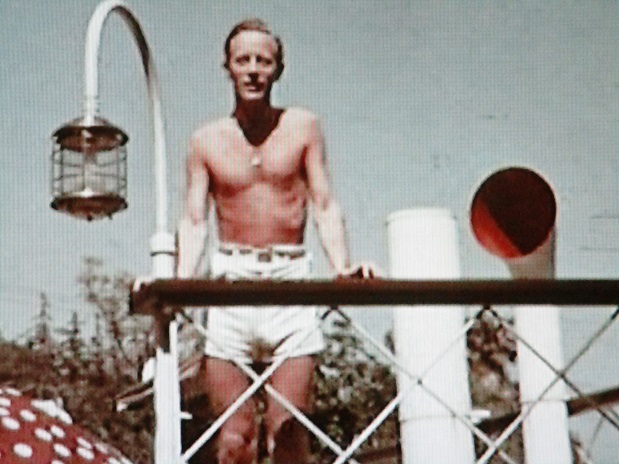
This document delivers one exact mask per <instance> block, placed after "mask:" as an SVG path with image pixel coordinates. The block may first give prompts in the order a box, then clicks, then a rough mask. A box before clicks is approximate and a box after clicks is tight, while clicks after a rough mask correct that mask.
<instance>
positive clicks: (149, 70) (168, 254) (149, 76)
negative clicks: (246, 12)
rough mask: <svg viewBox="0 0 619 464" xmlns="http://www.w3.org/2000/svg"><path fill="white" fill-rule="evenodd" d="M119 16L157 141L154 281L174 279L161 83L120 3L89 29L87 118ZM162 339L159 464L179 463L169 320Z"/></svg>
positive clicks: (163, 321)
mask: <svg viewBox="0 0 619 464" xmlns="http://www.w3.org/2000/svg"><path fill="white" fill-rule="evenodd" d="M113 12H116V13H118V14H119V15H120V16H121V17H122V19H123V20H124V22H125V24H126V25H127V26H128V27H129V29H130V31H131V33H132V35H133V38H134V39H135V42H136V44H137V46H138V49H139V51H140V55H141V58H142V65H143V67H144V73H145V76H146V81H147V85H148V95H149V97H150V105H151V115H152V118H153V136H154V160H155V162H154V173H155V187H156V191H155V195H156V211H155V213H156V221H155V224H156V227H155V233H154V234H153V236H152V238H151V242H150V246H151V256H152V277H153V278H173V277H174V253H175V243H174V236H173V235H172V234H171V233H170V232H169V231H168V204H167V202H168V191H167V184H166V181H167V174H166V147H165V135H164V127H163V117H162V110H161V99H160V92H159V82H158V79H157V73H156V69H155V64H154V61H153V59H152V54H151V51H150V48H149V47H148V43H147V42H146V37H145V36H144V33H143V31H142V28H141V27H140V24H139V22H138V20H137V18H136V17H135V15H134V14H133V13H132V12H131V10H130V9H129V8H128V7H127V5H126V4H125V3H124V2H122V1H118V0H106V1H104V2H102V3H100V4H99V5H98V7H97V8H96V10H95V12H94V13H93V15H92V17H91V19H90V21H89V23H88V31H87V35H86V51H85V59H84V67H85V69H84V71H85V72H84V80H85V82H84V94H85V95H84V96H85V108H84V110H85V117H86V118H87V119H88V118H91V119H94V116H96V115H97V112H98V100H99V81H98V76H99V72H98V64H99V48H100V43H101V32H102V30H103V26H104V24H105V21H106V19H107V18H108V16H109V15H110V13H113ZM155 325H156V327H155V330H156V335H157V349H156V366H155V379H154V396H155V399H154V402H155V419H156V431H155V464H173V463H179V462H180V455H181V434H180V385H179V378H178V353H177V327H176V323H175V322H173V321H172V320H171V319H170V318H166V317H159V318H156V320H155Z"/></svg>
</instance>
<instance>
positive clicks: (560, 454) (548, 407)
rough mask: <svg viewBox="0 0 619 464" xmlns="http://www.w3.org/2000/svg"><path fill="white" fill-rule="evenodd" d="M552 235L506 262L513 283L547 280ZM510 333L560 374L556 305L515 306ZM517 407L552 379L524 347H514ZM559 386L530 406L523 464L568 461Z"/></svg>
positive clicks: (565, 417) (564, 395)
mask: <svg viewBox="0 0 619 464" xmlns="http://www.w3.org/2000/svg"><path fill="white" fill-rule="evenodd" d="M554 245H555V234H554V231H553V233H552V234H551V235H550V237H549V239H548V240H547V241H546V242H545V243H544V244H543V245H542V246H541V247H540V248H539V249H537V250H536V251H535V252H533V253H532V254H530V255H527V256H523V257H521V258H516V259H513V260H508V261H507V263H508V266H509V268H510V271H511V273H512V276H513V277H514V278H515V279H551V278H554V277H555V270H554V267H555V266H554V248H555V246H554ZM515 319H516V331H517V332H518V334H519V335H520V336H521V337H522V338H523V339H524V340H526V342H527V343H529V344H530V345H531V347H533V348H534V349H535V350H536V351H537V352H538V353H539V354H540V355H541V356H543V357H544V359H546V360H547V361H548V362H549V363H550V364H551V365H552V366H554V367H555V368H556V369H563V367H564V366H563V363H564V361H563V350H562V346H561V324H560V317H559V308H558V307H556V306H526V305H521V306H517V307H516V309H515ZM517 349H518V372H519V379H520V402H521V404H522V406H523V408H524V407H527V406H529V405H530V404H531V402H534V401H537V399H538V397H539V395H540V394H541V393H542V392H543V391H544V389H546V388H547V387H548V385H549V384H550V383H551V382H552V381H553V380H554V379H555V377H556V374H555V373H554V372H553V371H552V370H551V369H550V368H549V367H548V366H547V365H546V364H544V362H542V360H541V359H540V358H538V357H537V356H536V355H535V354H534V353H533V352H532V351H531V350H530V349H529V348H528V347H527V346H526V345H525V344H524V343H521V342H520V341H519V342H518V345H517ZM566 400H567V392H566V387H565V383H564V382H563V381H562V380H560V381H558V382H557V383H555V385H554V386H553V387H552V388H551V389H550V390H549V391H548V392H547V393H546V394H545V395H544V397H543V398H542V400H541V401H540V402H539V403H538V404H536V405H535V406H534V407H533V409H532V410H531V412H530V413H529V415H528V416H527V417H526V418H525V419H524V422H523V425H522V427H523V435H524V451H525V459H526V463H527V464H568V463H571V462H572V451H571V446H570V435H569V426H568V414H567V407H566V404H565V401H566Z"/></svg>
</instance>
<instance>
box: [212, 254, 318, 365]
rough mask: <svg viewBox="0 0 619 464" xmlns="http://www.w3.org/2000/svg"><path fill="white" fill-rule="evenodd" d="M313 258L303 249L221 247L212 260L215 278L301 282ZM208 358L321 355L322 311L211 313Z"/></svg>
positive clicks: (229, 309) (299, 308)
mask: <svg viewBox="0 0 619 464" xmlns="http://www.w3.org/2000/svg"><path fill="white" fill-rule="evenodd" d="M310 268H311V256H310V254H309V253H307V252H306V251H305V249H304V248H303V247H302V246H299V245H276V246H273V247H271V248H269V249H255V248H251V247H245V246H241V245H233V244H222V245H221V246H220V248H219V250H218V251H217V252H215V253H213V255H212V258H211V266H210V270H211V278H213V279H218V278H225V279H227V280H260V279H271V280H301V279H304V278H307V277H308V276H309V274H310ZM207 330H208V337H207V340H206V345H205V354H206V355H208V356H212V357H215V358H221V359H229V360H237V361H240V362H243V363H252V362H273V361H275V360H277V359H278V358H280V357H286V358H290V357H296V356H305V355H311V354H315V353H318V352H319V351H322V349H323V348H324V340H323V335H322V331H321V330H320V325H319V321H318V308H316V307H312V306H224V307H212V308H209V310H208V318H207Z"/></svg>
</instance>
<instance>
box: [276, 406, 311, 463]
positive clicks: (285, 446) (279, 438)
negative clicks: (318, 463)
mask: <svg viewBox="0 0 619 464" xmlns="http://www.w3.org/2000/svg"><path fill="white" fill-rule="evenodd" d="M270 435H271V436H270V437H269V438H270V439H269V454H270V455H271V461H272V462H273V464H282V463H290V462H295V463H305V462H308V460H309V451H310V440H309V434H308V433H307V430H306V429H305V427H304V426H303V425H302V424H301V423H300V422H299V421H297V420H296V419H295V418H294V417H289V418H287V419H286V420H284V421H283V422H282V423H280V424H279V426H278V427H277V428H276V429H275V430H272V431H271V433H270Z"/></svg>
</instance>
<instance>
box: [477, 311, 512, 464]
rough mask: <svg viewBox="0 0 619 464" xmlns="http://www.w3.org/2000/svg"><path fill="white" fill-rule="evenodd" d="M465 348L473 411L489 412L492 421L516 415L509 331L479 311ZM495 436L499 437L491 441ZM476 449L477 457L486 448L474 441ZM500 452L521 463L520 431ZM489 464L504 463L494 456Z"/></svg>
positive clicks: (485, 312)
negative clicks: (494, 418)
mask: <svg viewBox="0 0 619 464" xmlns="http://www.w3.org/2000/svg"><path fill="white" fill-rule="evenodd" d="M467 346H468V359H469V379H470V386H471V399H472V402H473V407H475V408H480V409H486V410H489V411H490V413H491V415H492V416H493V417H494V416H500V415H502V414H506V413H509V412H513V411H516V410H517V409H518V408H519V404H518V385H517V383H516V380H515V379H512V378H511V375H510V374H511V372H512V371H513V370H514V369H515V365H514V361H515V360H516V342H515V340H514V339H513V338H512V337H511V336H510V334H509V332H508V330H507V329H506V328H505V327H504V326H503V325H502V324H501V323H500V321H499V320H497V318H495V317H494V316H493V315H492V314H491V313H490V312H489V311H486V310H482V311H480V312H479V313H478V314H477V316H476V318H475V321H474V323H473V326H472V327H471V329H470V330H469V331H468V334H467ZM499 433H500V432H499ZM495 435H496V436H495ZM497 436H498V433H496V434H493V435H491V437H490V438H493V439H494V438H496V437H497ZM475 448H476V454H477V456H478V457H480V456H481V455H482V454H483V452H484V450H485V449H486V445H484V444H483V443H482V442H481V441H480V440H478V439H475ZM501 449H502V450H503V451H505V452H506V453H507V454H508V455H509V456H511V457H512V459H513V460H514V461H516V462H524V457H523V447H522V432H521V430H520V429H518V430H517V431H516V432H515V433H514V434H513V435H512V437H510V438H509V439H508V440H507V442H506V443H505V445H504V446H503V447H501ZM489 462H491V463H502V462H504V461H503V460H502V458H500V457H499V456H497V455H495V456H494V457H493V458H492V459H491V460H490V461H489Z"/></svg>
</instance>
